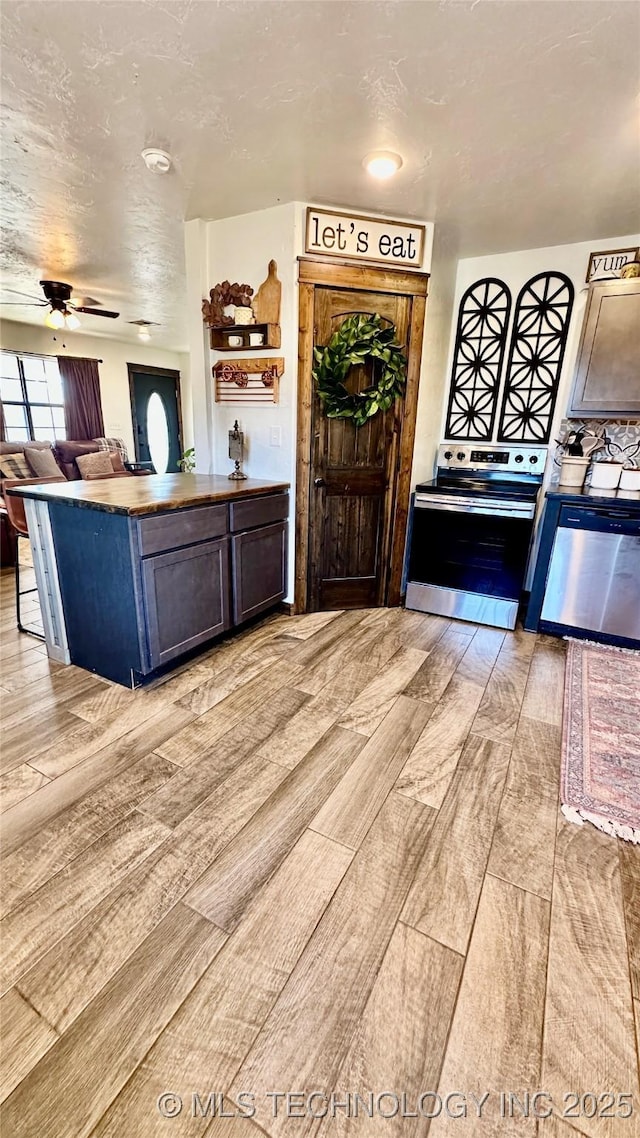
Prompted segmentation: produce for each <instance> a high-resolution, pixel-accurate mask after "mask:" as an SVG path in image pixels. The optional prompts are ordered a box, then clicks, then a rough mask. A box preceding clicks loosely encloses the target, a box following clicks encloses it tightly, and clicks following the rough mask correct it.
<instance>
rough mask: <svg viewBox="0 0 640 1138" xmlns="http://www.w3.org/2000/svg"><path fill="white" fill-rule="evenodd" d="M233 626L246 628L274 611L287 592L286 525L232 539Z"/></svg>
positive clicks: (260, 529) (241, 534) (279, 523)
mask: <svg viewBox="0 0 640 1138" xmlns="http://www.w3.org/2000/svg"><path fill="white" fill-rule="evenodd" d="M231 561H232V572H233V622H234V624H243V623H244V621H245V620H249V619H250V618H251V617H252V616H257V615H258V613H261V612H264V611H265V609H268V608H272V607H273V605H276V604H277V603H278V601H281V600H282V599H283V597H284V596H285V594H286V591H287V523H286V522H276V523H275V525H272V526H261V527H260V528H259V529H254V530H249V531H248V532H247V533H238V534H235V535H234V536H233V537H232V538H231Z"/></svg>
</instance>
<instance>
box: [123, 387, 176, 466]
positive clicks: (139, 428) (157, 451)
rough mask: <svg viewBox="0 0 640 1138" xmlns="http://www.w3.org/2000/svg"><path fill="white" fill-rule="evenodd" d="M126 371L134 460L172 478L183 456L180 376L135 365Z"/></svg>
mask: <svg viewBox="0 0 640 1138" xmlns="http://www.w3.org/2000/svg"><path fill="white" fill-rule="evenodd" d="M128 368H129V387H130V390H131V412H132V416H133V436H134V440H135V446H136V459H137V461H138V462H152V463H153V465H154V468H155V471H156V473H157V474H173V473H175V472H177V471H179V470H180V467H179V466H178V462H179V460H180V457H181V455H182V430H181V417H180V373H179V372H177V371H166V370H163V369H162V368H152V367H143V366H142V365H137V364H128Z"/></svg>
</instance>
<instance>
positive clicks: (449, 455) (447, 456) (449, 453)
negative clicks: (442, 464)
mask: <svg viewBox="0 0 640 1138" xmlns="http://www.w3.org/2000/svg"><path fill="white" fill-rule="evenodd" d="M444 457H445V458H446V459H447V461H448V460H449V459H450V458H453V451H452V450H446V451H445V452H444Z"/></svg>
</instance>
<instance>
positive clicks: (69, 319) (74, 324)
mask: <svg viewBox="0 0 640 1138" xmlns="http://www.w3.org/2000/svg"><path fill="white" fill-rule="evenodd" d="M64 322H65V325H66V327H67V328H68V329H69V331H70V332H75V330H76V328H79V327H80V321H79V320H78V317H77V316H76V314H75V312H66V313H65V317H64Z"/></svg>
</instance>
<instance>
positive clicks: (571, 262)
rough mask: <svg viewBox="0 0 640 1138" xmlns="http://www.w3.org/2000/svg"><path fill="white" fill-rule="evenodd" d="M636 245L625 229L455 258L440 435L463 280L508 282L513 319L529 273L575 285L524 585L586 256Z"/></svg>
mask: <svg viewBox="0 0 640 1138" xmlns="http://www.w3.org/2000/svg"><path fill="white" fill-rule="evenodd" d="M638 245H640V235H639V234H637V233H635V234H631V235H629V234H627V235H625V236H622V237H602V238H598V239H597V240H595V241H580V242H575V243H574V244H572V245H551V246H548V247H545V248H542V249H521V250H519V251H518V252H516V253H499V254H491V255H490V256H486V257H467V258H464V259H463V260H461V261H459V262H458V271H457V274H456V287H455V300H454V308H453V313H452V321H451V328H450V333H449V353H448V362H447V372H446V376H447V382H446V385H445V391H444V398H443V402H442V406H441V411H440V432H439V433H440V437H441V438H444V427H445V421H446V411H447V396H448V393H449V377H450V375H451V368H452V366H453V352H454V346H455V335H456V324H457V315H458V305H459V303H460V300H461V298H462V295H463V293H464V292H465V290H466V289H467V288H469V286H470V285H472V284H473V283H474V281H477V280H480V279H481V278H482V277H498V279H499V280H501V281H504V283H505V284H506V285H508V287H509V289H510V290H511V296H512V301H513V305H512V309H511V320H512V321H513V316H514V310H515V304H516V299H517V296H518V293H519V292H520V289H521V288H522V286H523V284H525V283H526V282H527V281H528V280H530V279H531V277H533V276H535V275H536V273H543V272H549V271H550V270H556V271H558V272H561V273H564V274H565V275H566V276H568V277H569V279H570V280H571V282H572V283H573V287H574V289H575V297H574V302H573V311H572V314H571V322H570V325H569V335H568V337H567V347H566V350H565V355H564V360H563V362H562V372H561V375H560V384H559V387H558V398H557V401H556V406H555V411H554V416H553V421H552V427H551V441H550V444H549V455H548V458H547V464H546V467H545V478H544V483H543V493H541V494H540V497H539V499H538V514H537V519H536V536H535V541H534V549H533V555H532V557H531V558H530V562H529V572H528V577H527V587H530V584H531V577H532V574H533V566H534V565H535V556H536V550H537V543H538V539H539V530H540V521H541V517H542V510H543V506H544V490H545V489H546V487H547V486H548V484H549V480H550V477H551V473H552V470H553V456H554V453H555V446H554V440H555V439H556V438H557V437H558V431H559V428H560V422H561V420H562V419H564V418H566V412H567V407H568V405H569V398H570V396H571V390H572V385H573V377H574V372H575V366H576V358H577V354H578V347H579V345H580V334H581V332H582V321H583V317H584V310H585V306H586V303H587V293H588V286H587V284H586V280H585V278H586V275H587V266H588V264H589V256H590V254H591V253H592V252H594V251H596V250H599V249H625V248H629V247H633V246H638ZM510 336H511V331H510V330H509V333H508V337H507V352H506V353H505V367H506V362H507V356H508V349H509V340H510ZM503 378H504V377H503ZM501 390H502V389H501ZM500 397H501V392H500ZM498 406H500V402H498ZM498 420H499V415H496V424H495V428H494V432H495V431H497V429H498Z"/></svg>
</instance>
